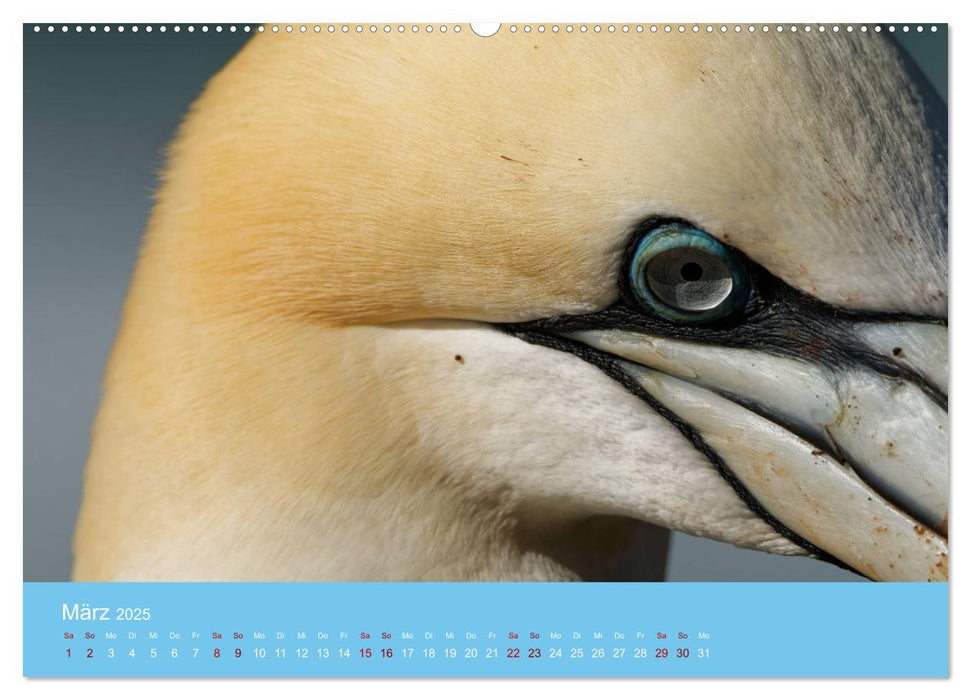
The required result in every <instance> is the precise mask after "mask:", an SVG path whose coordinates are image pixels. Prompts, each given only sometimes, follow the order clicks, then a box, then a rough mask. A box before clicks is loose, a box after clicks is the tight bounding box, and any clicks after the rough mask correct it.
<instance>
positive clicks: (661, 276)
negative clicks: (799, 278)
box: [629, 224, 751, 323]
mask: <svg viewBox="0 0 971 700" xmlns="http://www.w3.org/2000/svg"><path fill="white" fill-rule="evenodd" d="M629 274H630V282H631V287H632V288H633V290H634V293H635V294H636V295H637V298H638V300H639V301H640V302H641V304H642V305H644V306H645V307H647V308H650V309H651V310H653V311H654V312H655V313H657V314H658V315H659V316H661V317H663V318H666V319H668V320H669V321H676V322H679V323H709V322H711V321H716V320H719V319H722V318H725V317H727V316H730V315H731V314H733V313H736V312H738V311H740V310H741V309H742V308H743V307H744V305H745V301H746V300H747V299H748V297H749V294H750V293H751V281H750V280H749V276H748V273H747V272H746V269H745V266H744V265H743V264H742V262H741V261H740V260H739V259H738V257H737V256H736V255H735V254H734V253H732V251H731V250H730V249H729V248H728V247H727V246H725V245H724V244H723V243H722V242H721V241H718V240H717V239H715V238H713V237H712V236H710V235H708V234H707V233H705V232H704V231H702V230H700V229H696V228H693V227H691V226H687V225H685V224H665V225H663V226H658V227H657V228H654V229H651V230H650V231H649V232H648V233H647V234H646V235H645V236H644V237H643V238H642V239H641V241H640V242H639V243H638V244H637V248H636V250H635V251H634V255H633V258H632V260H631V265H630V273H629Z"/></svg>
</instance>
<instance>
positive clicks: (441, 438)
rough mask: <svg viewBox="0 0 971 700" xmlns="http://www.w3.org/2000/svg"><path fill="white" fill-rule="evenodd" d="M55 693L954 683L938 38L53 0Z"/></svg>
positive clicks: (43, 43)
mask: <svg viewBox="0 0 971 700" xmlns="http://www.w3.org/2000/svg"><path fill="white" fill-rule="evenodd" d="M22 31H23V60H24V75H23V106H24V113H23V139H24V148H23V161H24V173H23V176H24V230H23V247H24V373H25V377H24V411H25V420H24V482H23V483H24V548H23V549H24V585H23V613H24V636H23V674H24V675H25V676H28V677H167V676H174V677H190V676H195V677H213V676H218V677H227V676H236V677H262V676H273V677H281V676H283V677H297V676H299V677H389V676H390V677H415V676H421V677H661V676H696V677H735V676H748V677H758V676H796V677H806V676H867V677H873V676H894V677H941V676H947V675H948V673H949V668H948V653H949V649H948V583H947V582H948V552H949V544H948V520H949V505H948V504H949V461H950V460H949V445H950V431H949V418H948V385H949V371H948V208H947V197H948V151H947V145H948V113H947V96H948V89H947V86H948V65H947V56H948V26H947V24H944V23H937V24H935V23H864V24H829V23H809V24H806V23H800V24H774V23H773V24H765V23H740V24H735V23H730V24H722V23H712V24H707V23H697V24H696V23H689V24H665V23H650V22H640V23H638V22H629V23H620V22H599V23H598V22H587V23H582V22H579V23H578V22H543V23H502V24H467V23H441V22H437V23H427V22H415V23H413V22H405V23H399V22H393V23H384V22H375V23H361V24H356V23H350V24H345V23H327V22H322V23H311V22H294V23H262V22H251V23H221V24H220V23H209V24H199V23H184V24H179V23H164V24H128V23H112V22H100V23H97V24H92V23H82V24H77V23H69V24H64V23H56V24H51V23H27V24H24V26H23V30H22Z"/></svg>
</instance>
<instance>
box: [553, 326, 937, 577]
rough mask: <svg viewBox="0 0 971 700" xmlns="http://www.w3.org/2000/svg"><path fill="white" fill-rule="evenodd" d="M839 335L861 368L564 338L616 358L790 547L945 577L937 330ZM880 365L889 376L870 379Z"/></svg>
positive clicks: (595, 336) (629, 338)
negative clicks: (713, 457)
mask: <svg viewBox="0 0 971 700" xmlns="http://www.w3.org/2000/svg"><path fill="white" fill-rule="evenodd" d="M850 333H851V334H852V335H853V336H854V337H855V338H856V339H857V340H858V343H859V345H860V347H861V348H864V349H865V350H866V352H870V353H873V355H874V360H875V361H874V368H869V367H868V366H866V365H865V364H863V363H856V364H853V365H849V366H847V367H845V368H841V367H826V366H823V365H821V364H818V363H813V362H810V361H806V360H803V359H797V358H793V357H783V356H778V355H770V354H766V353H763V352H757V351H754V350H749V349H740V348H724V347H718V346H713V345H705V344H699V343H692V342H689V341H683V340H675V339H670V338H666V337H661V336H652V335H648V334H644V333H639V332H630V331H618V330H588V331H578V332H573V333H567V334H564V335H565V336H566V337H568V338H569V339H571V340H574V341H577V342H580V343H583V344H584V345H587V346H589V347H592V348H595V349H597V350H600V351H602V352H605V353H609V354H610V355H612V356H614V357H617V358H623V360H626V361H621V365H620V366H621V367H622V369H623V371H624V372H625V373H627V374H628V375H629V377H631V378H632V379H633V380H634V381H635V382H636V383H637V384H638V385H639V386H640V387H641V388H642V389H643V390H644V391H645V392H647V393H648V394H649V395H650V396H651V397H653V399H654V400H656V401H657V402H658V403H659V404H661V405H662V406H664V407H665V408H666V409H667V410H668V411H670V412H671V413H672V414H674V415H675V416H677V418H678V419H679V420H681V421H684V423H685V424H687V425H689V426H691V428H692V429H693V430H694V431H696V432H697V433H698V434H699V435H700V437H701V439H702V440H703V441H704V442H705V444H706V445H707V446H708V448H710V449H711V450H713V451H714V453H715V454H717V456H718V457H719V458H720V459H721V460H722V461H723V463H724V465H725V466H726V467H727V469H729V470H730V471H731V473H732V474H733V475H734V477H735V478H736V479H737V480H738V481H739V482H740V483H741V484H742V485H743V486H744V488H745V489H746V490H747V491H748V493H749V494H751V496H752V497H753V498H754V499H755V500H756V501H757V503H758V505H759V506H760V507H761V508H763V509H764V510H765V511H766V512H767V513H768V514H769V515H771V517H772V518H774V519H775V520H777V521H778V522H779V523H781V524H782V525H784V526H785V528H788V529H789V530H791V531H792V532H793V533H795V534H796V535H798V536H799V537H800V538H803V539H805V540H806V541H808V542H810V543H812V544H813V545H814V546H815V547H817V548H819V549H820V550H822V551H823V552H825V553H827V554H829V555H830V556H832V557H834V558H836V559H838V560H840V561H841V562H843V563H845V564H846V565H847V566H850V567H852V568H853V569H855V570H857V571H859V572H860V573H862V574H864V575H866V576H868V577H870V578H872V579H875V580H898V581H899V580H906V581H939V580H946V579H947V552H948V545H947V539H946V537H947V513H948V511H947V493H948V431H949V429H948V416H947V410H946V408H945V407H944V405H943V404H942V397H944V399H943V400H946V377H947V329H946V328H945V327H943V326H939V325H935V324H924V323H887V324H874V323H861V324H856V325H855V326H854V327H853V328H852V329H851V330H850ZM890 365H893V366H899V367H901V368H902V373H901V374H899V375H897V376H892V374H889V373H887V372H884V371H878V368H884V369H885V368H886V367H888V366H890Z"/></svg>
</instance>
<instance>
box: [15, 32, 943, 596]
mask: <svg viewBox="0 0 971 700" xmlns="http://www.w3.org/2000/svg"><path fill="white" fill-rule="evenodd" d="M47 26H48V25H41V29H42V31H41V32H40V33H35V32H34V25H33V24H28V25H24V30H23V31H24V580H25V581H66V580H68V578H69V576H70V570H71V537H72V533H73V530H74V522H75V518H76V517H77V511H78V506H79V499H80V491H81V474H82V470H83V467H84V463H85V460H86V459H87V452H88V439H89V431H90V428H91V423H92V421H93V419H94V415H95V411H96V410H97V407H98V398H99V387H100V382H101V375H102V372H103V369H104V364H105V361H106V359H107V356H108V351H109V349H110V347H111V343H112V341H113V339H114V336H115V333H116V331H117V326H118V320H119V314H120V311H121V305H122V302H123V301H124V298H125V294H126V291H127V289H128V283H129V278H130V276H131V273H132V269H133V265H134V261H135V256H136V253H137V249H138V243H139V239H140V237H141V233H142V230H143V228H144V226H145V222H146V220H147V217H148V213H149V209H150V208H151V205H152V192H153V190H154V188H155V186H156V178H157V176H158V173H159V171H160V169H161V167H162V164H163V152H164V147H165V145H166V143H167V142H168V141H169V139H170V138H171V137H172V136H173V135H174V133H175V129H176V127H177V125H178V124H179V121H180V119H181V118H182V115H183V114H184V113H185V111H186V109H187V107H188V106H189V104H190V103H191V102H192V100H193V99H194V98H195V97H196V96H197V95H198V94H199V93H200V92H201V90H202V88H203V86H204V85H205V82H206V80H208V78H209V77H210V76H212V75H213V74H214V73H216V72H217V71H218V70H219V69H220V68H221V67H222V66H223V65H224V64H225V63H226V62H227V61H228V60H229V59H230V58H231V57H232V56H233V54H235V53H236V51H238V50H239V48H240V47H241V46H242V45H243V43H244V42H245V41H246V38H247V36H248V35H246V34H244V33H243V32H242V31H237V32H236V33H230V32H229V31H228V30H227V29H226V28H225V27H224V30H223V31H222V32H218V33H217V32H215V31H214V29H213V27H214V26H215V25H210V30H209V31H208V32H206V33H203V32H202V31H201V26H196V27H195V31H194V32H191V33H190V32H188V31H186V30H185V27H186V26H187V25H182V26H183V30H182V31H181V32H180V33H178V34H176V33H174V32H172V31H171V29H169V31H167V32H165V33H164V34H163V33H160V32H159V31H158V25H156V26H155V27H154V31H153V32H151V33H146V32H145V31H144V28H143V27H140V30H139V31H138V32H137V33H133V32H131V26H130V25H127V26H126V30H125V32H124V33H119V32H118V31H117V25H111V26H112V31H111V32H110V33H104V32H103V31H101V26H102V25H99V30H98V31H97V32H95V33H90V32H89V31H88V28H89V25H83V31H82V32H80V33H78V32H76V31H75V30H74V27H75V25H70V31H69V32H67V33H64V32H61V30H60V27H61V25H56V31H55V32H53V33H49V32H48V31H47ZM238 26H240V27H241V26H242V25H238ZM251 26H254V27H255V26H256V25H255V24H253V25H251ZM894 36H895V37H896V39H897V40H898V41H899V43H900V44H901V45H902V46H903V47H904V48H905V49H906V50H907V51H908V52H909V53H910V55H911V56H913V58H914V60H915V61H916V63H917V64H918V65H919V66H920V68H921V70H923V72H924V74H925V75H926V76H927V77H928V78H929V80H930V85H931V86H932V88H933V90H935V91H936V92H938V93H939V94H940V95H941V96H942V97H944V98H945V99H946V97H947V93H946V89H947V28H946V26H944V25H940V27H939V30H938V32H937V33H934V34H931V33H930V32H928V31H925V32H923V33H920V34H918V33H917V32H914V31H911V32H909V33H907V34H904V33H902V32H900V31H898V32H896V33H895V35H894ZM668 579H669V580H671V581H850V580H862V579H860V578H859V577H858V576H856V575H854V574H851V573H849V572H846V571H843V570H841V569H838V568H836V567H834V566H831V565H829V564H824V563H820V562H817V561H813V560H809V559H803V558H796V557H780V556H773V555H769V554H761V553H758V552H751V551H746V550H742V549H737V548H735V547H733V546H731V545H726V544H721V543H717V542H713V541H710V540H704V539H700V538H696V537H690V536H688V535H682V534H680V533H674V536H673V539H672V543H671V550H670V554H669V559H668Z"/></svg>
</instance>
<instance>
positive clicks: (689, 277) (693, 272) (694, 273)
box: [681, 262, 704, 282]
mask: <svg viewBox="0 0 971 700" xmlns="http://www.w3.org/2000/svg"><path fill="white" fill-rule="evenodd" d="M703 273H704V271H703V270H702V269H701V265H699V264H698V263H696V262H687V263H685V264H684V265H682V266H681V279H683V280H684V281H685V282H697V281H698V280H700V279H701V275H702V274H703Z"/></svg>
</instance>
